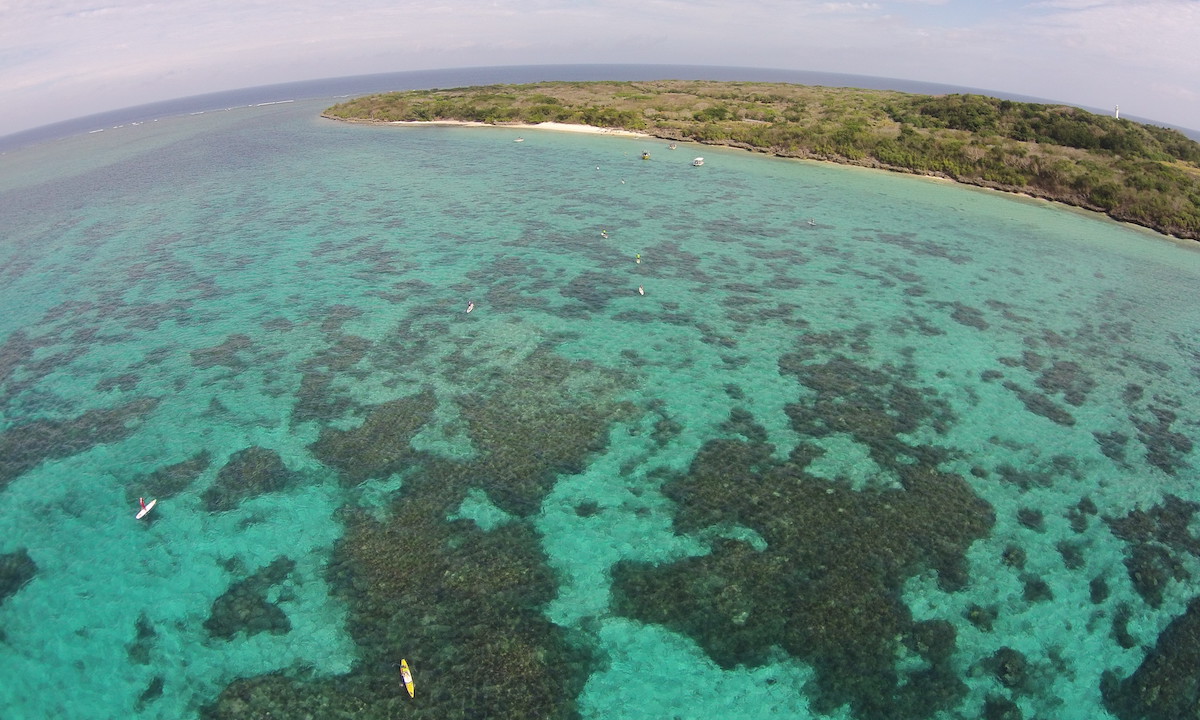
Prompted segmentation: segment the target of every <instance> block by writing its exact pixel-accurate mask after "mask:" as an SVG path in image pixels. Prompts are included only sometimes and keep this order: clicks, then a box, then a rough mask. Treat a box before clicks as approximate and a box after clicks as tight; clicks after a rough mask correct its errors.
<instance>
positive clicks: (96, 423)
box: [0, 398, 158, 490]
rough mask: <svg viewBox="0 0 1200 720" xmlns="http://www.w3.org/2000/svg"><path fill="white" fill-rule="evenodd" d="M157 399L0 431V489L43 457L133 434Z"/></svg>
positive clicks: (60, 455) (78, 450) (65, 454)
mask: <svg viewBox="0 0 1200 720" xmlns="http://www.w3.org/2000/svg"><path fill="white" fill-rule="evenodd" d="M156 407H158V400H156V399H153V398H138V399H136V400H131V401H129V402H127V403H125V404H123V405H118V406H117V407H114V408H105V409H99V410H88V411H87V412H85V413H83V414H82V415H79V416H78V417H75V418H72V419H70V420H34V421H33V422H30V423H26V424H25V425H17V426H16V427H13V428H10V429H9V430H8V431H7V432H5V433H3V434H0V490H3V489H4V487H5V486H7V485H8V483H10V482H12V481H13V480H14V479H16V478H17V477H18V476H20V475H22V474H23V473H26V472H28V471H30V470H32V469H33V468H35V467H37V466H38V465H40V464H42V462H44V461H46V460H55V459H58V458H65V457H70V456H71V455H77V454H79V453H81V452H84V451H85V450H90V449H91V448H93V447H95V446H96V445H102V444H105V443H113V442H118V441H120V440H124V439H125V438H127V437H129V436H130V435H132V434H133V432H134V431H135V430H136V429H137V426H138V422H139V421H140V420H141V418H142V417H144V416H145V415H147V414H149V413H150V412H152V411H153V410H154V408H156Z"/></svg>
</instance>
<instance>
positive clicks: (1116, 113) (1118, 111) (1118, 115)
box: [1113, 105, 1121, 120]
mask: <svg viewBox="0 0 1200 720" xmlns="http://www.w3.org/2000/svg"><path fill="white" fill-rule="evenodd" d="M1113 117H1115V118H1116V119H1118V120H1120V119H1121V106H1120V105H1118V106H1116V107H1115V108H1113Z"/></svg>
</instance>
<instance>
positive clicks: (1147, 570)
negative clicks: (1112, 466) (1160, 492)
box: [1105, 495, 1200, 608]
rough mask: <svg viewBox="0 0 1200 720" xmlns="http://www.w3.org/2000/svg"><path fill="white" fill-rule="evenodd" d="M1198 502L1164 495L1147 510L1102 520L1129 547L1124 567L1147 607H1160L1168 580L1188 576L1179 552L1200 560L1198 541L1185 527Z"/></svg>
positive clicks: (1133, 511) (1136, 510) (1194, 512)
mask: <svg viewBox="0 0 1200 720" xmlns="http://www.w3.org/2000/svg"><path fill="white" fill-rule="evenodd" d="M1197 510H1200V503H1195V502H1190V501H1187V500H1182V499H1180V498H1179V497H1176V496H1175V495H1167V496H1166V497H1165V498H1164V499H1163V502H1162V504H1161V505H1157V506H1155V507H1153V508H1151V509H1150V510H1142V509H1140V508H1138V509H1134V510H1131V511H1130V512H1129V513H1127V514H1126V515H1125V516H1124V517H1117V518H1113V517H1106V518H1105V521H1106V522H1107V523H1108V526H1109V529H1110V530H1112V533H1113V535H1115V536H1117V537H1118V538H1120V539H1121V540H1124V541H1125V542H1126V543H1128V544H1129V554H1128V555H1127V556H1126V558H1125V567H1126V569H1127V570H1128V571H1129V579H1130V581H1131V582H1132V583H1133V587H1134V589H1135V590H1137V592H1138V594H1139V595H1141V596H1142V599H1143V600H1145V601H1146V603H1147V604H1148V605H1150V606H1151V607H1155V608H1157V607H1159V606H1160V605H1162V601H1163V592H1164V590H1165V589H1166V585H1167V583H1168V582H1170V581H1171V580H1180V581H1182V580H1186V579H1188V578H1189V577H1190V575H1189V574H1188V572H1187V570H1186V568H1185V567H1184V564H1183V561H1182V560H1181V559H1180V558H1179V557H1178V555H1179V554H1180V553H1188V554H1190V555H1193V556H1195V557H1200V538H1198V537H1196V536H1195V535H1193V534H1192V532H1191V530H1190V529H1189V526H1190V525H1191V522H1192V517H1193V516H1194V515H1195V514H1196V511H1197Z"/></svg>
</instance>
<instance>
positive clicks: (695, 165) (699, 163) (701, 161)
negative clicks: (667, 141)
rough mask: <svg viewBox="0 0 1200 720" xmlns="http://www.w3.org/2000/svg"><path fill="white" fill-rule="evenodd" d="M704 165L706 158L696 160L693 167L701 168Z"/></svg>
mask: <svg viewBox="0 0 1200 720" xmlns="http://www.w3.org/2000/svg"><path fill="white" fill-rule="evenodd" d="M703 164H704V158H696V159H695V160H693V161H692V167H700V166H701V165H703Z"/></svg>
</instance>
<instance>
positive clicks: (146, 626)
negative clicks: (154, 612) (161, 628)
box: [128, 613, 158, 665]
mask: <svg viewBox="0 0 1200 720" xmlns="http://www.w3.org/2000/svg"><path fill="white" fill-rule="evenodd" d="M157 638H158V632H157V631H156V630H155V629H154V625H153V624H152V623H151V622H150V618H148V617H146V614H145V613H142V614H141V615H139V616H138V619H137V634H136V635H135V637H134V639H133V642H132V643H130V645H129V648H128V651H129V661H130V662H132V663H135V664H137V665H149V664H150V651H151V650H152V649H153V646H154V641H155V640H156V639H157Z"/></svg>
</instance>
